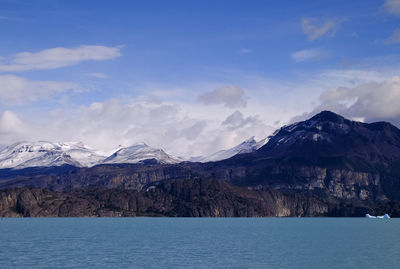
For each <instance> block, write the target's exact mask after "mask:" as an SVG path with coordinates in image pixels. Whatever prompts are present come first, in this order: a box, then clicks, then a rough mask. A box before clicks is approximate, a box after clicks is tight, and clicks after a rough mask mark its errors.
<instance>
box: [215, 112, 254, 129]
mask: <svg viewBox="0 0 400 269" xmlns="http://www.w3.org/2000/svg"><path fill="white" fill-rule="evenodd" d="M257 120H258V119H257V117H254V116H249V117H247V118H245V117H244V115H243V114H242V112H240V111H238V110H236V111H235V112H233V113H232V114H231V115H229V116H228V117H227V118H226V119H225V120H224V121H223V122H222V125H224V126H227V127H228V128H231V129H237V128H241V127H244V126H246V125H248V124H250V125H251V124H253V123H254V122H256V121H257Z"/></svg>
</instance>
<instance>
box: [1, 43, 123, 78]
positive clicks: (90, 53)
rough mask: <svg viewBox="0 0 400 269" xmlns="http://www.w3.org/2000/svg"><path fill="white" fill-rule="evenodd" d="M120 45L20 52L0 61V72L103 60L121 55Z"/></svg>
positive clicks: (48, 67)
mask: <svg viewBox="0 0 400 269" xmlns="http://www.w3.org/2000/svg"><path fill="white" fill-rule="evenodd" d="M121 48H122V47H121V46H117V47H106V46H90V45H84V46H79V47H75V48H64V47H57V48H52V49H46V50H42V51H39V52H20V53H17V54H14V55H12V56H11V57H9V58H8V60H2V61H1V62H0V72H13V71H25V70H37V69H55V68H60V67H65V66H70V65H75V64H78V63H80V62H83V61H90V60H92V61H103V60H109V59H114V58H117V57H119V56H121Z"/></svg>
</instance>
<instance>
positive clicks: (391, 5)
mask: <svg viewBox="0 0 400 269" xmlns="http://www.w3.org/2000/svg"><path fill="white" fill-rule="evenodd" d="M383 6H384V7H385V8H386V10H387V11H388V12H390V13H393V14H396V15H400V0H386V1H385V4H384V5H383Z"/></svg>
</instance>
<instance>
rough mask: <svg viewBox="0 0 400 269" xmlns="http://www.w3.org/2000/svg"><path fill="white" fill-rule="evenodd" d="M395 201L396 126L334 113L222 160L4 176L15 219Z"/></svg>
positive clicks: (327, 207)
mask: <svg viewBox="0 0 400 269" xmlns="http://www.w3.org/2000/svg"><path fill="white" fill-rule="evenodd" d="M399 201H400V130H399V129H398V128H396V127H395V126H393V125H391V124H390V123H386V122H377V123H371V124H367V123H361V122H355V121H350V120H347V119H345V118H343V117H341V116H339V115H337V114H334V113H332V112H329V111H324V112H321V113H319V114H317V115H316V116H314V117H312V118H311V119H309V120H307V121H303V122H299V123H296V124H293V125H289V126H285V127H282V128H281V129H280V130H278V131H277V132H276V133H275V134H274V136H272V137H271V138H270V140H269V142H268V143H267V144H266V145H264V146H263V147H261V148H260V149H259V150H257V151H255V152H253V153H247V154H240V155H236V156H234V157H232V158H230V159H227V160H223V161H218V162H210V163H191V162H184V163H180V164H171V165H166V164H157V163H153V162H149V164H116V165H98V166H95V167H92V168H78V167H73V166H61V167H36V168H26V169H20V170H13V169H3V170H0V216H9V217H10V216H15V217H20V216H24V217H57V216H59V217H64V216H65V217H66V216H68V217H83V216H87V217H92V216H174V217H176V216H182V217H183V216H185V217H264V216H363V215H365V214H366V213H370V214H383V213H389V214H390V215H391V216H394V217H396V216H399V215H400V202H399Z"/></svg>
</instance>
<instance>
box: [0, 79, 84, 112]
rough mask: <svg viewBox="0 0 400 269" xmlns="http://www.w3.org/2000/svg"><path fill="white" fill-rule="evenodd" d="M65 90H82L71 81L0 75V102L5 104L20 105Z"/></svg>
mask: <svg viewBox="0 0 400 269" xmlns="http://www.w3.org/2000/svg"><path fill="white" fill-rule="evenodd" d="M67 91H82V88H81V87H80V86H79V85H77V84H75V83H71V82H57V81H37V80H29V79H25V78H22V77H18V76H15V75H0V102H1V103H3V104H6V105H22V104H26V103H30V102H35V101H38V100H42V99H48V98H50V97H53V96H55V95H57V94H60V93H63V92H67Z"/></svg>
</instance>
